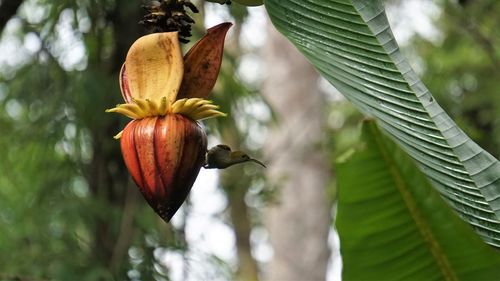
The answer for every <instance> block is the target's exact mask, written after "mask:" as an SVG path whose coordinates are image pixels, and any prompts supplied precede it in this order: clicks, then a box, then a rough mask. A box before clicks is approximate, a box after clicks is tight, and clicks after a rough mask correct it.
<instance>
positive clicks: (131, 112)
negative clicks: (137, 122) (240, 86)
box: [106, 97, 226, 121]
mask: <svg viewBox="0 0 500 281" xmlns="http://www.w3.org/2000/svg"><path fill="white" fill-rule="evenodd" d="M218 108H219V107H218V106H217V105H214V104H212V101H209V100H205V99H200V98H191V99H180V100H176V101H175V102H174V103H170V102H168V101H167V98H166V97H163V98H161V99H160V100H159V101H154V100H150V99H134V100H133V102H132V103H124V104H118V105H117V106H116V107H114V108H111V109H108V110H106V112H116V113H120V114H123V115H125V116H127V117H130V118H132V119H142V118H146V117H153V116H164V115H167V114H169V113H171V114H182V115H184V116H186V117H188V118H189V119H191V120H194V121H196V120H202V119H207V118H211V117H217V116H226V114H224V113H222V112H220V111H218V110H217V109H218Z"/></svg>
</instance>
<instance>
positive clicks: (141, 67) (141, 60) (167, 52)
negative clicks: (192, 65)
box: [125, 32, 184, 104]
mask: <svg viewBox="0 0 500 281" xmlns="http://www.w3.org/2000/svg"><path fill="white" fill-rule="evenodd" d="M125 65H126V71H127V83H128V87H129V89H130V94H131V97H132V98H133V99H136V100H139V99H142V100H146V99H149V100H151V101H154V102H157V103H158V102H160V100H161V99H162V98H163V97H166V98H167V102H168V103H170V104H172V103H174V101H175V99H176V97H177V92H178V91H179V87H180V85H181V82H182V76H183V74H184V61H183V58H182V53H181V49H180V45H179V40H178V37H177V32H168V33H154V34H150V35H146V36H143V37H141V38H139V39H137V41H135V42H134V44H132V46H131V47H130V49H129V51H128V54H127V58H126V60H125Z"/></svg>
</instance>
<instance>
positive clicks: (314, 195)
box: [262, 24, 331, 281]
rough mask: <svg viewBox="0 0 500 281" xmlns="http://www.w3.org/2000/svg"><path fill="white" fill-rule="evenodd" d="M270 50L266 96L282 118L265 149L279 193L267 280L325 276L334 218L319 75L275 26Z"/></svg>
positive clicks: (270, 218)
mask: <svg viewBox="0 0 500 281" xmlns="http://www.w3.org/2000/svg"><path fill="white" fill-rule="evenodd" d="M264 52H265V53H264V58H265V61H266V62H267V63H268V67H267V69H268V72H267V74H268V80H267V81H266V83H265V85H264V89H263V92H262V94H263V95H264V97H265V98H266V100H267V101H268V102H269V104H270V106H271V107H272V109H273V110H274V112H275V114H276V118H277V124H276V125H275V126H274V127H273V128H271V130H270V136H269V137H268V140H269V141H268V142H267V144H266V147H265V155H266V157H267V158H268V159H269V162H270V165H269V169H268V173H267V177H268V180H269V181H270V184H272V185H275V186H276V188H277V191H278V192H277V198H276V199H277V202H276V203H275V204H272V205H270V206H269V208H268V210H267V212H266V218H265V221H266V224H267V227H268V229H269V235H270V240H271V244H272V246H273V249H274V257H273V260H272V262H271V264H270V268H269V272H268V276H267V280H271V281H276V280H287V281H292V280H300V281H303V280H307V281H314V280H325V278H326V270H327V263H328V258H329V253H330V250H329V247H328V232H329V229H330V223H331V218H330V213H329V210H330V207H329V203H328V198H327V192H326V187H327V184H328V181H329V165H328V159H327V154H326V153H325V152H322V151H321V144H322V139H323V137H324V136H323V133H322V124H323V119H324V117H323V114H322V105H323V103H324V97H323V96H322V95H321V94H320V93H319V89H318V77H319V76H318V74H317V73H316V71H315V70H314V69H313V68H312V67H311V66H310V64H309V63H308V62H307V61H306V60H305V59H304V58H303V56H302V55H301V54H300V53H299V52H298V51H297V50H296V49H295V47H294V46H292V45H291V44H290V43H289V42H288V41H287V40H286V39H285V38H284V37H283V36H282V35H281V34H279V33H277V31H276V30H275V29H274V27H272V26H271V24H269V28H268V40H267V46H266V48H265V50H264Z"/></svg>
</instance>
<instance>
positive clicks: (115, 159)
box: [82, 1, 141, 276]
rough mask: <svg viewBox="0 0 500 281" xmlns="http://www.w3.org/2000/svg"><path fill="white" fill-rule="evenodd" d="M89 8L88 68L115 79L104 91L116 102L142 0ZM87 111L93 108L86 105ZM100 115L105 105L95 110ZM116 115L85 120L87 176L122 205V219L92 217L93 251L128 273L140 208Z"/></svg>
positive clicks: (98, 196) (100, 195)
mask: <svg viewBox="0 0 500 281" xmlns="http://www.w3.org/2000/svg"><path fill="white" fill-rule="evenodd" d="M91 7H92V8H91V9H90V17H91V19H92V27H93V29H92V33H91V35H90V36H92V37H93V38H95V42H96V47H95V50H94V52H92V53H91V54H90V55H89V60H88V61H89V66H88V71H95V72H96V73H100V74H101V75H103V76H106V77H109V79H110V80H115V81H117V82H116V86H115V89H116V91H115V92H113V94H110V93H109V89H108V88H106V87H103V88H102V89H101V91H102V93H96V94H97V95H101V96H102V97H103V98H102V100H103V101H104V102H103V103H104V104H108V105H112V104H115V103H116V102H117V101H118V99H117V98H118V97H119V96H120V95H119V94H118V92H117V91H118V73H119V70H120V67H121V65H122V64H123V61H124V59H125V56H126V53H127V51H128V48H129V46H130V45H131V44H132V43H133V42H134V41H135V40H136V39H137V38H138V37H139V36H140V32H139V30H140V27H139V25H138V24H137V22H138V21H139V19H140V12H141V9H140V5H139V4H138V3H135V2H127V1H118V2H117V3H116V5H115V6H114V9H113V10H111V11H107V10H105V9H103V7H102V6H99V5H93V6H91ZM103 17H105V20H106V21H109V22H108V24H109V26H111V28H112V30H113V38H112V40H113V45H112V46H113V53H112V55H111V56H110V57H106V56H104V55H103V50H104V48H105V47H106V44H107V43H106V40H105V36H106V32H107V30H106V29H105V28H102V27H100V26H99V24H98V22H99V21H100V20H103ZM82 110H89V109H82ZM91 110H95V111H97V112H96V113H95V114H96V115H97V114H102V108H101V107H97V108H95V109H91ZM113 117H114V118H110V119H112V120H110V121H106V122H100V123H98V124H97V123H95V122H93V119H89V120H87V122H89V123H88V124H86V125H87V126H88V127H89V128H91V133H92V140H93V141H92V150H93V157H92V160H91V162H90V164H89V165H88V166H87V167H86V177H87V180H88V182H89V188H90V190H91V192H92V196H93V197H94V200H96V202H99V204H102V205H103V206H106V207H109V208H110V209H111V210H112V209H115V210H120V211H122V214H121V221H114V220H113V219H114V218H116V216H113V215H112V214H101V213H99V212H98V213H97V214H96V215H95V217H94V223H95V224H94V241H93V256H94V258H95V259H96V260H97V261H98V262H99V263H100V264H101V265H103V266H105V267H106V268H108V269H109V270H110V272H112V273H113V274H114V275H115V276H123V275H124V274H125V269H126V268H125V265H126V258H127V250H128V248H129V247H130V244H131V242H132V239H133V235H132V233H133V232H134V227H133V223H132V218H133V210H134V209H135V207H136V205H137V204H136V203H137V200H136V199H137V198H138V192H137V191H136V190H135V187H134V186H132V185H133V184H131V182H130V179H129V176H128V173H127V171H126V169H125V165H124V164H123V161H122V157H121V154H120V150H119V143H118V142H113V140H112V136H113V134H115V133H116V132H117V131H119V128H120V127H121V125H120V123H119V119H118V118H116V117H115V116H113Z"/></svg>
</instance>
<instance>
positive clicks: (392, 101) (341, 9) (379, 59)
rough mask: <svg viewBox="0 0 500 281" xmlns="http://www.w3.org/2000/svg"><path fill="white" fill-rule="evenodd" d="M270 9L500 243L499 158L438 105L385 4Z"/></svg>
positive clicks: (278, 4) (305, 1) (300, 4)
mask: <svg viewBox="0 0 500 281" xmlns="http://www.w3.org/2000/svg"><path fill="white" fill-rule="evenodd" d="M265 7H266V9H267V11H268V13H269V16H270V18H271V21H272V22H273V24H274V26H275V27H276V28H277V29H278V30H279V31H280V32H281V33H282V34H284V35H285V36H286V37H287V38H288V39H289V40H290V41H291V42H292V43H293V44H295V46H296V47H297V48H298V49H299V51H301V52H302V53H303V54H304V55H305V57H306V58H307V59H308V60H309V61H310V62H311V63H312V64H313V65H314V66H315V67H316V69H317V70H318V71H319V72H320V73H321V74H322V75H323V77H325V78H326V79H327V80H328V81H330V83H332V84H333V85H334V86H335V87H336V88H337V89H338V90H339V91H340V92H341V93H342V94H343V95H344V96H345V97H346V98H347V99H349V100H350V101H351V102H352V103H353V104H354V105H355V106H356V107H357V108H358V109H359V110H360V111H362V112H363V113H364V114H366V115H367V116H371V117H373V118H375V119H377V120H378V121H379V124H380V126H381V128H382V129H384V130H385V132H387V133H388V134H389V135H390V136H391V137H392V139H393V140H395V141H396V142H397V143H398V144H399V145H400V146H401V147H402V148H403V149H404V150H405V151H406V152H407V153H408V154H409V155H410V156H411V157H412V158H413V159H415V160H416V161H417V163H418V165H419V168H420V170H421V171H422V172H423V173H424V174H425V175H426V176H427V177H428V178H429V180H430V181H431V183H432V184H433V186H434V187H435V188H436V189H437V190H438V191H439V192H440V193H441V195H442V196H443V197H444V198H445V199H446V201H447V202H448V203H449V204H450V205H451V206H452V207H453V208H454V209H455V211H456V212H457V213H458V214H459V215H460V216H461V217H462V218H463V219H464V220H466V221H467V222H469V223H470V224H471V225H472V227H473V228H474V230H475V231H476V232H477V233H478V234H479V235H480V236H481V238H482V239H483V240H484V241H485V242H486V243H488V244H491V245H493V246H496V247H500V162H499V161H498V160H497V159H495V158H494V157H493V156H492V155H491V154H489V153H488V152H486V151H484V150H483V149H482V148H480V147H479V146H478V145H477V144H476V143H474V142H473V141H472V140H471V139H470V138H469V137H468V136H467V135H466V134H465V133H464V132H463V131H462V130H460V128H458V127H457V125H456V124H455V123H454V122H453V120H451V119H450V117H449V116H448V115H447V114H446V113H445V112H444V111H443V110H442V108H441V107H440V106H439V105H438V104H437V103H436V101H435V100H434V98H433V97H432V95H431V93H430V92H429V91H428V90H427V88H426V87H425V86H424V85H423V84H422V82H421V81H420V79H419V78H418V77H417V75H416V74H415V72H414V71H413V70H412V69H411V67H410V65H409V64H408V62H407V61H406V59H405V58H404V57H403V56H402V54H401V52H400V50H399V47H398V44H397V43H396V41H395V39H394V36H393V34H392V31H391V28H390V26H389V23H388V21H387V17H386V15H385V10H384V7H383V5H382V4H381V2H380V1H378V0H352V1H348V0H287V1H283V0H266V1H265ZM304 94H306V93H304ZM361 172H363V171H361ZM363 174H366V172H363Z"/></svg>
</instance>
